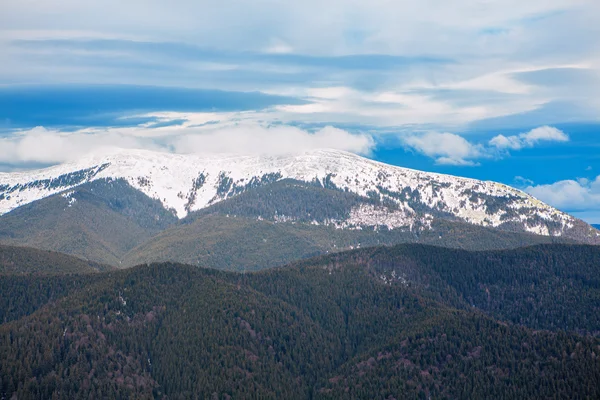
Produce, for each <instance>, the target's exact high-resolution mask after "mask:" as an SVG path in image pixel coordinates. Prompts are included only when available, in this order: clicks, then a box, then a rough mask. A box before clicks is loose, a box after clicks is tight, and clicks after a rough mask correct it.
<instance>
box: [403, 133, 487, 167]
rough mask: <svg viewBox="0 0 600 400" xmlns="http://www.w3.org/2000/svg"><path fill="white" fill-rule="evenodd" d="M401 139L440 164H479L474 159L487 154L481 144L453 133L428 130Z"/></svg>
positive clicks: (408, 145)
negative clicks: (475, 143) (473, 142)
mask: <svg viewBox="0 0 600 400" xmlns="http://www.w3.org/2000/svg"><path fill="white" fill-rule="evenodd" d="M401 140H402V142H403V143H404V144H405V145H406V146H407V147H409V148H411V149H413V150H416V151H418V152H419V153H422V154H424V155H426V156H428V157H431V158H434V159H435V160H436V163H438V164H444V165H461V166H472V165H477V163H476V162H474V161H473V159H475V158H479V157H483V156H484V155H485V154H484V152H483V149H482V147H481V146H479V145H474V144H472V143H470V142H469V141H468V140H466V139H465V138H463V137H462V136H459V135H455V134H453V133H437V132H428V133H425V134H422V135H410V136H406V137H403V138H402V139H401Z"/></svg>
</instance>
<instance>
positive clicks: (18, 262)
mask: <svg viewBox="0 0 600 400" xmlns="http://www.w3.org/2000/svg"><path fill="white" fill-rule="evenodd" d="M111 269H113V267H110V266H108V265H102V264H98V263H94V262H89V261H85V260H82V259H79V258H76V257H72V256H68V255H66V254H61V253H56V252H53V251H44V250H38V249H32V248H28V247H16V246H3V245H0V275H5V274H10V275H15V274H17V275H18V274H44V275H48V274H66V273H94V272H101V271H108V270H111Z"/></svg>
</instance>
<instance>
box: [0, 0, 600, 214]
mask: <svg viewBox="0 0 600 400" xmlns="http://www.w3.org/2000/svg"><path fill="white" fill-rule="evenodd" d="M598 37H600V2H598V1H594V0H530V1H527V2H523V1H516V0H485V1H484V0H469V1H467V0H457V1H455V2H447V1H441V0H426V1H415V0H396V1H388V0H371V1H364V0H344V1H342V0H321V1H316V0H306V1H303V2H284V1H276V0H256V1H253V2H242V1H239V0H235V1H234V0H221V1H219V2H216V1H206V0H201V1H191V0H175V1H169V2H165V1H157V0H146V1H141V0H131V1H128V2H125V4H124V2H119V1H116V0H105V1H102V2H101V1H95V0H94V1H92V0H77V1H76V0H44V1H42V0H26V1H21V2H2V3H1V4H0V52H1V54H2V55H3V57H2V62H1V63H0V170H4V171H11V170H21V169H27V168H34V167H39V166H45V165H51V164H56V163H61V162H66V161H70V160H72V159H74V158H77V157H80V156H82V155H83V154H85V153H89V152H94V151H99V150H102V149H105V148H107V147H125V148H147V149H153V150H159V151H169V152H180V153H186V152H259V153H278V152H289V151H294V150H302V149H310V148H316V147H333V148H339V149H343V150H347V151H352V152H355V153H358V154H362V155H365V156H368V157H372V158H375V159H378V160H381V161H385V162H388V163H392V164H396V165H401V166H406V167H411V168H417V169H422V170H427V171H436V172H442V173H450V174H455V175H461V176H468V177H474V178H478V179H489V180H495V181H500V182H503V183H507V184H509V185H513V186H516V187H519V188H521V189H524V190H526V191H528V192H530V193H532V194H533V195H535V196H537V197H538V198H540V199H542V200H544V201H546V202H548V203H550V204H552V205H554V206H556V207H559V208H560V209H562V210H565V211H568V212H571V213H573V214H574V215H576V216H578V217H581V218H583V219H585V220H586V221H589V222H594V223H600V162H599V154H600V151H598V150H600V136H599V134H600V112H599V111H600V94H599V93H600V41H598V40H597V38H598Z"/></svg>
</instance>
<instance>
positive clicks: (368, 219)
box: [0, 150, 600, 270]
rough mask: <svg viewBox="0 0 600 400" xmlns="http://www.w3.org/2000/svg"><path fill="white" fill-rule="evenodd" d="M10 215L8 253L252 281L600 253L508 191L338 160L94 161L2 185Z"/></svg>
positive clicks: (584, 231)
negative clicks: (190, 267)
mask: <svg viewBox="0 0 600 400" xmlns="http://www.w3.org/2000/svg"><path fill="white" fill-rule="evenodd" d="M0 213H2V215H1V216H0V243H4V244H8V245H28V246H32V247H36V248H40V249H46V250H54V251H60V252H63V253H67V254H72V255H76V256H79V257H83V258H85V259H88V260H91V261H94V262H99V263H105V264H111V265H116V266H133V265H137V264H140V263H148V262H154V261H179V262H185V263H188V264H195V265H202V266H211V267H216V268H222V269H233V270H254V269H261V268H265V267H272V266H277V265H283V264H285V263H287V262H290V261H293V260H296V259H300V258H306V257H311V256H315V255H319V254H326V253H329V252H337V251H342V250H348V249H353V248H359V247H365V246H372V245H381V244H385V245H393V244H398V243H407V242H417V243H427V244H436V245H442V246H447V247H455V248H464V249H471V250H491V249H502V248H515V247H520V246H524V245H532V244H539V243H553V242H562V243H586V244H599V243H600V232H599V231H598V230H596V229H594V228H593V227H591V226H590V225H588V224H586V223H584V222H583V221H581V220H578V219H576V218H574V217H572V216H570V215H568V214H565V213H563V212H560V211H558V210H556V209H554V208H552V207H550V206H548V205H546V204H544V203H542V202H540V201H539V200H537V199H535V198H533V197H531V196H529V195H528V194H526V193H524V192H522V191H519V190H517V189H514V188H511V187H508V186H506V185H503V184H499V183H494V182H487V181H477V180H473V179H466V178H459V177H454V176H449V175H440V174H433V173H426V172H421V171H415V170H411V169H406V168H401V167H395V166H391V165H386V164H383V163H379V162H376V161H373V160H369V159H366V158H363V157H359V156H356V155H354V154H350V153H346V152H342V151H335V150H315V151H310V152H306V153H303V154H299V155H285V156H234V155H224V156H214V155H211V156H199V155H174V154H165V153H154V152H148V151H137V150H135V151H134V150H127V151H125V150H123V151H119V152H117V153H113V154H110V155H106V156H90V157H87V158H84V159H82V160H80V161H78V162H74V163H69V164H63V165H59V166H55V167H50V168H47V169H42V170H36V171H27V172H17V173H4V174H0Z"/></svg>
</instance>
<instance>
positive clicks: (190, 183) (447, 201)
mask: <svg viewBox="0 0 600 400" xmlns="http://www.w3.org/2000/svg"><path fill="white" fill-rule="evenodd" d="M100 179H109V180H110V179H124V180H126V181H127V182H128V183H129V184H130V185H131V186H132V187H134V188H136V189H138V190H140V191H141V192H143V193H144V194H146V195H147V196H149V197H151V198H153V199H158V200H159V201H160V202H161V203H162V205H163V206H164V207H165V208H166V209H168V210H172V211H173V213H174V214H175V215H176V216H177V217H178V218H184V217H185V216H187V215H188V213H190V212H191V211H196V210H201V209H204V208H206V207H208V206H210V205H213V204H216V203H218V202H220V201H222V200H224V199H227V198H231V197H233V196H236V195H238V194H240V193H243V192H245V191H248V190H249V189H252V188H256V187H260V186H264V185H267V184H270V183H273V182H275V181H279V180H283V179H293V180H297V181H304V182H309V183H313V184H316V185H320V186H323V187H326V188H329V189H332V188H333V189H339V190H342V191H346V192H350V193H354V194H357V195H359V196H363V197H365V198H370V199H372V200H377V201H372V202H365V203H362V204H359V205H356V206H355V207H354V208H353V209H352V210H351V212H350V213H349V215H348V216H347V217H346V218H344V219H342V220H331V221H326V223H328V224H332V225H335V226H336V227H338V228H358V229H360V228H362V227H365V226H370V227H373V226H375V227H378V226H379V227H387V228H389V229H394V228H401V227H405V228H409V229H412V228H413V227H414V226H419V227H420V229H427V227H428V226H430V223H431V221H433V220H434V219H435V218H443V219H450V220H455V221H460V222H467V223H470V224H474V225H479V226H484V227H492V228H499V229H503V230H509V231H516V232H530V233H535V234H539V235H546V236H563V237H567V238H572V239H576V240H578V241H583V242H588V243H598V242H599V241H600V232H598V231H597V230H595V229H593V228H592V227H590V226H589V225H587V224H585V223H583V222H582V221H580V220H577V219H576V218H574V217H572V216H570V215H568V214H565V213H563V212H560V211H558V210H556V209H555V208H553V207H550V206H548V205H546V204H544V203H542V202H541V201H539V200H537V199H535V198H533V197H531V196H530V195H528V194H526V193H524V192H522V191H520V190H517V189H514V188H511V187H508V186H506V185H503V184H500V183H495V182H488V181H478V180H473V179H466V178H459V177H455V176H449V175H441V174H434V173H428V172H421V171H416V170H412V169H407V168H400V167H396V166H392V165H387V164H383V163H380V162H376V161H373V160H370V159H367V158H363V157H360V156H357V155H354V154H351V153H347V152H342V151H337V150H315V151H310V152H306V153H303V154H299V155H286V156H231V155H226V156H215V155H210V156H200V155H175V154H166V153H155V152H149V151H140V150H135V151H133V150H127V151H120V152H117V153H114V154H112V155H109V156H102V157H99V156H98V157H88V158H85V159H82V160H80V161H78V162H75V163H69V164H63V165H59V166H55V167H51V168H46V169H41V170H36V171H27V172H17V173H2V174H0V215H1V214H4V213H7V212H10V211H11V210H13V209H15V208H17V207H20V206H22V205H25V204H28V203H31V202H33V201H36V200H39V199H42V198H45V197H48V196H50V195H53V194H56V193H61V192H62V193H63V194H64V196H65V197H66V198H68V193H69V190H72V189H73V188H75V187H77V186H79V185H82V184H84V183H88V182H92V181H96V180H100ZM70 201H72V200H70ZM278 219H279V220H285V221H290V220H293V219H294V216H286V215H278ZM315 223H318V222H317V221H315ZM320 223H323V222H322V221H321V222H320Z"/></svg>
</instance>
